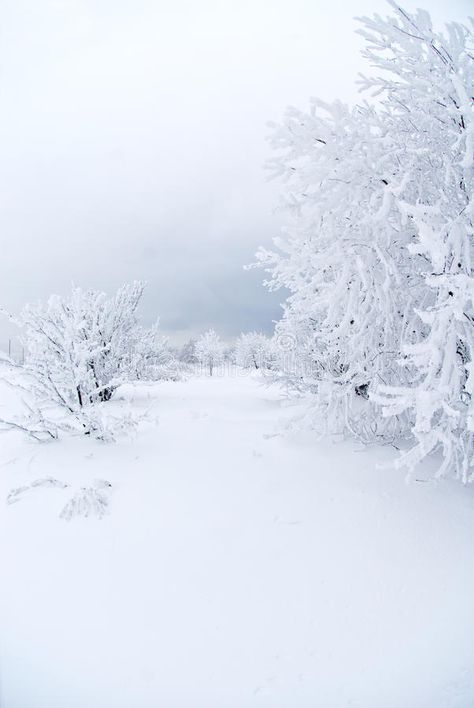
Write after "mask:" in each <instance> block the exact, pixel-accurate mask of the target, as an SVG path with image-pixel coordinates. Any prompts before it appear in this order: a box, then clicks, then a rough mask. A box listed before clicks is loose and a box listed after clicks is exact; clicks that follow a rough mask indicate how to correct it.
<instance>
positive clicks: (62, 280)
mask: <svg viewBox="0 0 474 708" xmlns="http://www.w3.org/2000/svg"><path fill="white" fill-rule="evenodd" d="M418 4H419V3H418V2H413V1H412V0H409V1H408V0H407V1H406V2H405V3H404V7H406V8H407V9H408V10H412V9H414V8H415V7H416V6H417V5H418ZM424 7H425V9H427V10H429V11H430V12H431V14H432V16H433V17H434V19H435V21H436V22H437V23H438V25H441V24H442V23H444V22H445V21H446V20H461V21H465V19H466V18H467V16H468V15H469V14H470V13H471V14H474V13H473V7H474V3H473V2H472V0H452V1H451V2H450V3H447V2H445V0H425V2H424ZM373 12H379V13H381V14H387V13H389V12H390V8H389V6H388V5H387V4H386V3H385V2H384V1H383V0H357V1H355V0H337V1H336V2H332V3H331V2H327V1H326V2H322V1H321V0H265V1H262V0H260V1H259V0H253V1H252V2H251V1H249V0H235V1H233V0H214V1H210V0H207V1H205V2H201V1H198V0H195V1H194V2H191V1H188V2H186V1H185V0H174V1H173V2H171V1H170V2H163V1H162V0H154V1H151V0H0V166H1V168H0V242H1V245H2V250H1V259H0V303H1V304H3V305H5V306H6V307H7V308H9V309H10V310H13V311H17V310H18V309H19V308H20V307H21V305H22V304H24V302H26V301H28V300H37V299H40V298H44V297H46V296H47V295H48V294H49V293H51V292H59V293H63V292H67V290H68V288H69V287H70V284H71V281H73V282H75V283H76V284H78V285H83V286H93V287H98V288H101V289H105V290H113V289H115V288H116V287H118V286H119V285H121V284H122V283H123V282H124V281H126V280H132V279H136V278H144V279H146V280H148V282H149V288H148V293H147V296H146V301H145V303H144V314H145V317H146V318H147V319H148V320H150V321H151V320H152V319H155V317H156V316H157V315H158V314H159V315H160V316H161V321H162V325H163V327H164V329H165V330H167V331H169V332H170V333H173V334H174V335H175V337H178V338H183V337H184V336H186V335H187V334H188V333H189V332H195V331H198V330H201V329H203V328H204V327H207V326H209V325H214V326H215V327H216V328H217V329H219V330H220V331H221V332H222V333H223V334H225V335H231V334H237V333H238V332H239V331H240V330H241V329H243V330H246V329H254V328H257V329H260V328H264V329H267V330H269V329H270V328H271V321H272V319H275V318H277V317H279V313H280V310H279V307H278V302H279V300H280V299H281V298H279V297H278V296H277V297H274V296H273V297H272V296H270V295H268V294H267V293H266V291H265V290H264V289H263V288H262V287H261V285H260V281H261V279H262V275H261V274H260V273H258V272H254V271H253V272H251V273H249V272H244V271H243V270H242V265H243V264H245V263H248V262H250V261H252V260H253V254H254V252H255V250H256V248H257V247H258V245H259V244H263V245H267V246H268V245H269V244H270V242H271V238H272V237H273V236H275V235H277V234H278V231H279V227H280V223H281V220H282V216H281V215H278V214H275V213H274V210H275V207H276V206H277V193H278V185H273V184H268V183H267V182H266V178H265V173H264V170H263V164H264V162H265V160H266V159H267V158H268V157H269V156H270V151H269V148H268V146H267V144H266V142H265V137H266V135H267V133H268V129H267V127H266V122H267V121H268V120H278V119H279V118H280V117H281V115H282V113H283V110H284V109H285V107H286V106H287V105H288V104H293V105H297V106H299V107H302V108H304V107H306V105H307V103H308V98H309V97H310V96H311V95H317V96H320V97H322V98H324V99H326V100H331V99H334V98H341V99H343V100H347V101H355V100H357V91H356V88H355V84H354V82H355V79H356V74H357V71H359V70H362V69H364V66H363V64H362V60H361V59H360V57H359V51H360V48H361V42H362V40H361V39H360V38H359V37H358V36H357V35H356V34H354V29H355V28H356V23H355V22H354V20H353V17H354V16H359V15H363V14H372V13H373ZM0 332H1V327H0ZM0 340H1V335H0ZM1 344H2V342H1V341H0V346H1Z"/></svg>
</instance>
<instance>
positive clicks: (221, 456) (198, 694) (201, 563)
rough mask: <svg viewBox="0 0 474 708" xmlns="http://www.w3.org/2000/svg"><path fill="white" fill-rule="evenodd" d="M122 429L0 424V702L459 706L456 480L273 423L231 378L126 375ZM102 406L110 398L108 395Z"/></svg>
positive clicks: (460, 560) (50, 706)
mask: <svg viewBox="0 0 474 708" xmlns="http://www.w3.org/2000/svg"><path fill="white" fill-rule="evenodd" d="M124 395H126V397H127V399H129V400H130V399H131V398H133V405H134V406H135V407H137V408H142V409H144V410H145V409H148V408H151V409H152V412H153V413H154V412H156V413H157V414H158V415H159V417H160V422H159V425H158V426H157V427H154V426H152V425H151V424H148V425H146V426H145V427H144V429H143V430H142V431H141V432H140V433H139V435H138V437H137V438H136V439H135V440H134V441H125V442H120V443H117V444H115V445H108V446H106V445H101V444H99V443H94V442H93V441H88V440H67V441H64V442H61V443H59V444H52V445H45V446H37V445H34V444H30V443H28V442H25V441H23V440H22V439H21V438H19V437H16V436H13V435H12V436H8V437H6V436H4V437H2V438H1V439H0V444H1V448H0V491H1V495H2V497H3V498H5V496H6V494H7V492H8V490H9V489H10V488H11V487H13V486H15V487H17V486H20V485H22V484H25V483H30V482H31V481H32V480H34V479H36V478H39V477H44V476H45V475H52V476H54V477H57V478H58V479H61V480H64V481H67V482H69V483H71V482H73V483H74V484H77V485H79V486H80V485H88V484H90V483H91V481H92V480H94V479H95V478H104V477H105V478H106V479H108V480H110V481H111V482H112V484H113V487H114V492H113V495H112V504H111V513H110V515H109V516H107V517H105V518H104V519H103V520H101V521H99V520H95V519H77V520H73V521H71V522H65V521H64V520H61V519H59V518H58V513H59V511H60V509H61V508H62V506H63V505H64V503H65V500H66V499H67V494H68V491H67V490H61V489H38V490H35V493H34V494H31V495H30V496H28V497H25V499H24V500H23V501H21V502H20V503H18V504H14V505H11V506H8V507H7V506H3V511H2V513H1V520H0V539H1V540H0V552H1V567H2V583H1V589H0V596H1V602H2V617H1V627H0V630H1V631H0V642H1V647H0V649H1V653H2V661H1V677H0V678H1V683H0V692H1V693H0V696H1V700H0V705H1V708H178V707H179V708H247V706H248V707H253V706H255V707H256V708H258V707H260V708H263V707H265V708H341V707H342V706H359V707H360V708H472V706H473V705H474V641H473V637H474V605H473V597H474V495H473V493H472V490H466V489H463V488H462V487H461V486H460V485H455V484H451V483H443V484H440V485H433V484H431V483H416V482H414V483H412V484H410V485H407V484H405V482H404V475H403V473H398V472H393V471H385V470H384V471H381V470H380V469H378V468H377V462H379V461H386V460H388V459H390V458H391V457H392V455H393V454H394V453H393V451H391V450H389V449H384V450H378V451H377V450H371V451H369V452H356V451H354V448H353V447H351V446H350V445H346V444H340V445H331V444H329V443H318V442H316V441H314V440H309V439H308V438H306V439H299V440H296V439H294V438H291V437H290V438H288V437H285V438H284V437H282V436H279V435H277V433H278V429H279V420H281V418H282V417H283V418H284V417H288V416H289V415H290V414H291V412H292V411H291V409H289V408H288V407H286V406H284V405H283V406H282V404H281V401H280V399H279V394H278V391H275V390H268V389H265V388H262V387H261V386H259V385H258V383H257V382H256V381H255V380H254V379H252V378H243V377H241V378H223V379H220V378H215V379H213V380H210V379H193V380H191V381H188V382H182V383H178V384H164V385H160V386H156V387H152V388H147V387H144V388H143V389H131V390H129V391H127V392H126V393H125V394H124ZM117 405H119V404H117Z"/></svg>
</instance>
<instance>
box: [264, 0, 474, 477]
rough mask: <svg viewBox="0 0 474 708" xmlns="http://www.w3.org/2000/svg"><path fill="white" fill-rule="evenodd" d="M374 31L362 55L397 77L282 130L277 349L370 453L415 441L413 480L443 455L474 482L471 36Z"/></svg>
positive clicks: (297, 115) (389, 28) (292, 118)
mask: <svg viewBox="0 0 474 708" xmlns="http://www.w3.org/2000/svg"><path fill="white" fill-rule="evenodd" d="M390 4H391V5H392V6H393V8H394V10H395V17H390V18H387V19H383V18H381V17H379V16H376V17H375V18H374V19H373V20H372V19H367V18H364V19H363V20H362V21H361V22H362V25H363V29H362V30H361V32H362V34H363V36H364V37H365V39H366V42H367V49H366V50H365V52H364V54H365V57H366V58H367V59H368V61H369V62H370V63H371V64H372V65H374V66H375V67H376V68H377V69H381V70H383V73H382V75H381V78H380V76H377V77H376V78H369V79H367V78H363V79H362V84H363V86H362V87H363V88H365V89H374V91H375V93H376V94H378V98H377V101H374V103H373V105H369V104H367V103H366V104H364V105H362V106H357V107H354V108H350V107H347V106H345V105H343V104H341V103H339V102H336V103H334V104H331V105H328V104H325V103H323V102H321V101H318V100H314V101H313V102H312V105H311V110H310V111H309V112H308V113H305V112H302V111H298V110H295V109H291V110H289V111H288V112H287V115H286V118H285V121H284V123H283V124H282V125H281V126H275V127H274V133H273V137H272V142H273V145H274V147H275V148H277V149H278V150H279V153H280V154H279V156H278V157H277V158H276V159H275V160H274V161H273V163H272V168H273V172H274V174H275V175H276V176H279V177H281V178H283V179H284V180H285V182H286V184H287V191H286V195H285V204H286V207H287V209H288V213H289V225H288V227H287V229H286V234H285V236H284V238H281V239H279V240H278V241H277V243H276V245H277V247H278V251H276V252H268V251H260V253H259V255H258V258H259V261H260V264H261V265H263V267H264V268H266V269H267V270H268V271H269V272H270V275H271V277H270V279H269V281H268V282H267V285H269V287H270V288H273V289H274V288H278V287H286V288H288V289H289V290H290V293H291V294H290V296H289V298H288V299H287V302H286V305H285V313H284V317H283V320H282V322H281V323H280V324H279V325H278V326H277V331H276V336H282V335H286V336H290V337H292V338H293V341H294V344H295V348H294V353H293V356H291V357H289V358H288V359H287V361H286V371H284V375H286V378H287V380H288V381H290V382H291V383H292V384H293V385H294V386H295V388H298V389H299V390H301V391H304V392H308V393H315V394H317V395H316V396H315V401H316V408H317V418H318V419H319V420H320V421H325V422H327V423H328V424H329V427H330V429H332V430H340V431H344V432H349V433H354V434H356V435H358V436H359V437H362V438H363V439H365V440H370V439H374V438H378V439H384V440H387V439H393V437H394V436H397V437H399V436H402V435H405V436H413V435H414V436H415V437H416V440H417V444H416V446H415V448H414V449H413V450H412V452H411V453H410V454H409V455H408V456H406V457H405V462H406V463H408V464H410V465H412V464H416V463H417V462H418V461H420V460H421V459H423V457H425V456H426V455H427V454H428V453H430V452H432V451H434V450H441V451H442V453H443V456H444V463H443V465H442V467H441V470H440V471H441V472H447V471H450V472H452V473H455V474H457V475H460V476H462V478H463V479H465V480H466V479H467V478H468V477H469V474H470V473H469V471H468V470H469V468H470V467H472V465H473V462H474V461H473V456H472V452H473V432H474V424H473V423H472V420H473V419H474V416H473V415H472V412H471V400H472V391H471V389H472V388H473V386H472V383H471V380H472V379H471V378H470V367H471V362H472V361H473V357H472V354H473V344H474V342H473V334H472V332H473V328H472V325H473V322H474V313H473V300H472V298H473V292H474V290H473V280H472V270H471V248H472V235H473V215H472V201H471V197H472V194H473V186H474V182H473V180H474V173H473V150H474V128H473V122H474V116H473V98H472V96H473V90H472V89H473V85H474V69H473V66H474V61H473V52H472V33H471V32H470V31H469V30H468V29H467V28H465V27H463V26H461V25H456V24H453V25H450V26H449V27H448V33H447V35H446V36H443V35H441V34H436V33H435V32H434V31H433V29H432V27H431V22H430V19H429V16H428V14H427V13H425V12H423V11H418V12H417V14H416V15H413V16H411V15H409V14H407V13H405V12H404V11H403V10H402V9H400V8H399V7H398V6H397V5H396V4H395V3H390ZM380 404H383V406H384V411H383V412H384V415H383V416H382V412H381V409H380Z"/></svg>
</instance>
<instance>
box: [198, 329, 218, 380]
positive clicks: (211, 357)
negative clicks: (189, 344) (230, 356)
mask: <svg viewBox="0 0 474 708" xmlns="http://www.w3.org/2000/svg"><path fill="white" fill-rule="evenodd" d="M224 350H225V346H224V343H223V342H222V340H221V338H220V337H219V335H218V334H216V332H215V331H214V330H213V329H210V330H208V331H207V332H205V333H204V334H203V335H201V337H199V339H198V340H197V342H196V345H195V348H194V353H195V355H196V358H197V360H198V361H199V363H200V364H201V365H202V366H205V367H207V368H208V369H209V374H210V375H211V376H212V372H213V370H214V367H215V366H218V365H219V364H221V363H222V361H223V360H224Z"/></svg>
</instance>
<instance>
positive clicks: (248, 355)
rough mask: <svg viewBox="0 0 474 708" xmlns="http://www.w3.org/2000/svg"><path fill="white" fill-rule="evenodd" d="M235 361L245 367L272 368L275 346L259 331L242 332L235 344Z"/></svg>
mask: <svg viewBox="0 0 474 708" xmlns="http://www.w3.org/2000/svg"><path fill="white" fill-rule="evenodd" d="M234 356H235V363H236V364H237V366H241V367H242V368H243V369H271V368H272V367H273V365H274V363H275V359H276V353H275V346H274V343H273V341H272V340H271V339H268V337H265V335H264V334H261V333H259V332H248V333H246V334H241V335H240V337H239V338H238V340H237V342H236V345H235V355H234Z"/></svg>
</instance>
